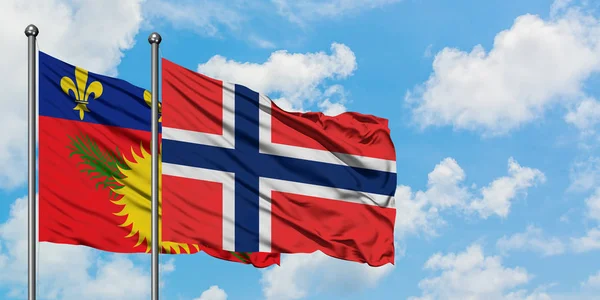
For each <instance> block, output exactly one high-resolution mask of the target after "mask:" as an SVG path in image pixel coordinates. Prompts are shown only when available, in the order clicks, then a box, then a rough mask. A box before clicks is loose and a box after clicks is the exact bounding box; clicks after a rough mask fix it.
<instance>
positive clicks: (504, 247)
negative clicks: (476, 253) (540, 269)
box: [496, 225, 566, 256]
mask: <svg viewBox="0 0 600 300" xmlns="http://www.w3.org/2000/svg"><path fill="white" fill-rule="evenodd" d="M496 246H497V247H498V248H499V249H500V251H502V252H507V251H513V250H529V251H535V252H539V253H541V254H542V255H543V256H552V255H558V254H562V253H564V252H565V250H566V249H565V248H566V247H565V245H564V243H563V242H562V241H561V240H560V239H558V238H556V237H545V236H544V234H543V232H542V230H541V229H540V228H538V227H535V226H531V225H530V226H527V230H526V231H525V232H523V233H516V234H514V235H512V236H510V237H506V236H503V237H502V238H500V239H499V240H498V241H497V242H496Z"/></svg>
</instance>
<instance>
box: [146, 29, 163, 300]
mask: <svg viewBox="0 0 600 300" xmlns="http://www.w3.org/2000/svg"><path fill="white" fill-rule="evenodd" d="M161 41H162V38H161V36H160V34H158V33H156V32H154V33H152V34H150V36H149V37H148V42H149V43H150V46H151V47H152V144H151V146H150V147H151V155H152V192H151V194H152V300H158V284H159V276H158V262H159V261H158V256H159V254H160V249H159V243H158V242H159V236H158V218H159V215H158V196H159V195H158V193H159V192H160V191H159V190H158V176H159V174H158V45H159V44H160V42H161Z"/></svg>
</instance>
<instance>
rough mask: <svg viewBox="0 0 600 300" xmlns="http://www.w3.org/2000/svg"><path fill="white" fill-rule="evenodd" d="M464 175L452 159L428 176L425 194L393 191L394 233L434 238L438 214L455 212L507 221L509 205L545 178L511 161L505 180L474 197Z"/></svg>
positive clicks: (403, 188) (439, 222) (401, 188)
mask: <svg viewBox="0 0 600 300" xmlns="http://www.w3.org/2000/svg"><path fill="white" fill-rule="evenodd" d="M465 177H466V175H465V172H464V170H463V169H462V168H461V167H460V166H459V165H458V163H457V162H456V160H454V159H453V158H445V159H444V160H442V161H441V162H440V163H439V164H437V165H436V166H435V168H434V169H433V171H431V173H429V175H428V181H427V190H425V191H417V192H415V193H412V192H411V189H410V187H407V186H399V187H398V188H397V190H396V203H397V204H396V205H397V210H396V216H397V217H396V226H397V228H396V233H397V235H398V236H400V237H401V236H404V235H406V234H409V233H416V232H419V231H423V232H424V233H425V234H428V235H435V234H436V228H437V227H439V226H441V225H444V224H445V222H444V220H443V219H441V218H440V217H439V214H440V212H442V211H444V210H447V209H456V210H459V211H462V212H464V213H477V214H479V216H480V217H481V218H487V217H489V216H490V215H498V216H500V217H503V218H505V217H507V216H508V214H509V212H510V207H511V204H512V201H513V200H514V199H516V197H517V195H518V194H523V195H526V193H525V192H526V190H527V189H528V188H530V187H532V186H534V185H535V184H537V183H540V182H544V180H545V179H544V174H543V173H542V172H541V171H539V170H537V169H532V168H528V167H522V166H520V165H519V164H518V163H517V162H516V161H515V160H514V159H513V158H509V160H508V176H504V177H500V178H497V179H495V180H494V181H492V182H491V183H490V184H489V185H488V186H486V187H483V188H482V189H480V190H479V191H478V192H477V194H480V196H477V195H476V194H475V191H472V189H470V188H469V187H468V186H467V185H465V184H464V180H465Z"/></svg>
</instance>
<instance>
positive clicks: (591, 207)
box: [585, 188, 600, 223]
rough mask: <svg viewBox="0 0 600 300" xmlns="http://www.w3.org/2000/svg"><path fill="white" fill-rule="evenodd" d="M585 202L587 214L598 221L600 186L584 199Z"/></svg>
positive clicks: (599, 214) (599, 218)
mask: <svg viewBox="0 0 600 300" xmlns="http://www.w3.org/2000/svg"><path fill="white" fill-rule="evenodd" d="M585 204H586V207H587V209H588V211H587V216H588V217H589V218H591V219H593V220H596V221H598V223H600V188H596V192H595V193H594V194H592V195H591V196H589V197H588V198H587V199H585Z"/></svg>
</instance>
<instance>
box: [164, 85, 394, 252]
mask: <svg viewBox="0 0 600 300" xmlns="http://www.w3.org/2000/svg"><path fill="white" fill-rule="evenodd" d="M258 124H259V94H258V93H256V92H254V91H252V90H250V89H248V88H246V87H244V86H240V85H236V86H235V149H227V148H221V147H214V146H207V145H199V144H192V143H186V142H180V141H174V140H167V139H163V140H162V145H163V162H164V163H170V164H177V165H185V166H190V167H198V168H204V169H212V170H218V171H224V172H231V173H234V174H235V251H238V252H258V249H259V239H258V222H259V220H258V210H259V208H258V201H259V194H258V189H259V188H258V181H259V177H268V178H275V179H280V180H287V181H295V182H300V183H307V184H314V185H320V186H327V187H333V188H342V189H348V190H356V191H363V192H369V193H375V194H383V195H393V193H394V190H395V188H396V174H395V173H388V172H382V171H375V170H368V169H361V168H354V167H348V166H342V165H336V164H329V163H322V162H316V161H309V160H303V159H296V158H289V157H282V156H276V155H269V154H263V153H260V152H259V144H258V141H259V127H258Z"/></svg>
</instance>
